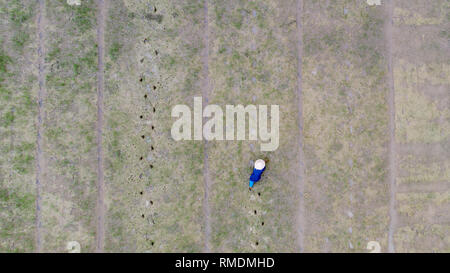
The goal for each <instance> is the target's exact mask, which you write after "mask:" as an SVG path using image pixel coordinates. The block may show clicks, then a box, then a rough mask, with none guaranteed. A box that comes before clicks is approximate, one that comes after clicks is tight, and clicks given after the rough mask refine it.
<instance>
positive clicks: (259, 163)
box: [255, 159, 266, 170]
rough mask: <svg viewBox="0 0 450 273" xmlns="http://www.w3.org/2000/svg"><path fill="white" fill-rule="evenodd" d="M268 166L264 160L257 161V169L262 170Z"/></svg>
mask: <svg viewBox="0 0 450 273" xmlns="http://www.w3.org/2000/svg"><path fill="white" fill-rule="evenodd" d="M265 166H266V162H264V160H262V159H258V160H256V161H255V169H257V170H262V169H264V167H265Z"/></svg>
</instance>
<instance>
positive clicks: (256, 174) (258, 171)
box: [249, 159, 266, 188]
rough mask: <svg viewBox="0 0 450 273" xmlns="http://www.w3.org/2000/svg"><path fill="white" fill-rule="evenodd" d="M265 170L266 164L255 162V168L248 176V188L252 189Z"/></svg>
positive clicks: (261, 161)
mask: <svg viewBox="0 0 450 273" xmlns="http://www.w3.org/2000/svg"><path fill="white" fill-rule="evenodd" d="M265 169H266V162H264V160H262V159H258V160H256V161H255V167H254V168H253V172H252V175H251V176H250V181H249V187H250V188H253V185H254V184H255V183H256V182H258V181H259V180H260V179H261V175H262V173H263V172H264V170H265Z"/></svg>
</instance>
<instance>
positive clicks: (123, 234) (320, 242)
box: [0, 0, 450, 252]
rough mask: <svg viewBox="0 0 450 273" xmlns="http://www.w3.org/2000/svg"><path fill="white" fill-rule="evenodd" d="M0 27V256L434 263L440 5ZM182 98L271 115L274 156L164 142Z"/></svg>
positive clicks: (102, 17)
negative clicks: (269, 256) (284, 257)
mask: <svg viewBox="0 0 450 273" xmlns="http://www.w3.org/2000/svg"><path fill="white" fill-rule="evenodd" d="M368 2H371V1H368ZM374 2H377V1H374ZM78 4H79V5H78ZM0 22H1V33H2V35H1V37H0V252H68V251H72V250H73V249H71V248H72V246H73V245H71V244H69V242H74V241H75V242H77V243H78V244H79V246H80V250H81V252H369V251H370V249H368V243H369V242H371V241H375V242H377V243H378V244H379V245H380V251H381V252H450V216H449V215H450V48H449V47H450V46H449V40H450V34H449V27H450V2H449V1H448V0H433V1H431V0H392V1H391V0H381V5H369V4H368V3H367V2H366V1H363V0H358V1H357V0H336V1H335V0H282V1H280V0H261V1H256V0H228V1H220V0H188V1H178V0H177V1H169V0H152V1H150V0H117V1H116V0H114V1H110V0H79V1H73V0H52V1H50V0H37V1H31V0H30V1H28V0H0ZM194 97H202V100H203V106H204V107H205V106H206V105H208V104H216V105H219V106H220V107H222V109H225V107H226V105H239V104H241V105H244V106H245V105H250V104H253V105H279V109H280V119H279V120H280V123H279V133H280V137H279V147H278V149H276V150H275V151H272V152H262V151H261V149H260V144H261V143H260V141H254V140H252V141H250V140H235V141H231V140H224V141H205V140H188V141H175V140H174V139H173V138H172V136H171V127H172V124H173V123H174V122H175V120H176V119H175V118H173V117H172V116H171V111H172V108H173V107H174V106H175V105H179V104H185V105H188V106H189V107H190V108H191V109H193V106H194ZM204 121H206V119H205V120H204ZM257 158H263V159H266V161H267V169H266V171H265V173H264V175H263V178H262V180H261V181H260V182H258V183H257V184H256V186H255V187H254V188H253V189H252V190H249V188H248V178H249V175H250V173H251V171H252V166H253V162H254V161H255V160H256V159H257ZM77 243H75V245H77ZM68 244H69V246H68ZM369 245H370V244H369Z"/></svg>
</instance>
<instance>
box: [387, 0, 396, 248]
mask: <svg viewBox="0 0 450 273" xmlns="http://www.w3.org/2000/svg"><path fill="white" fill-rule="evenodd" d="M385 8H386V15H387V20H386V23H385V29H384V32H385V40H386V54H387V56H386V57H387V65H388V73H387V81H388V87H389V96H388V106H389V154H388V161H389V176H388V179H389V191H390V192H389V195H390V200H389V218H390V221H389V233H388V251H389V252H391V253H392V252H395V245H394V233H395V228H396V225H397V212H396V210H395V206H396V200H395V195H396V192H397V185H396V183H395V178H396V177H397V169H396V160H395V156H396V150H397V147H396V144H395V93H394V91H395V90H394V74H393V67H392V28H393V27H392V12H393V3H392V1H386V6H385Z"/></svg>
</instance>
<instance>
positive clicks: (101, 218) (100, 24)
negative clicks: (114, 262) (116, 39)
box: [96, 0, 106, 252]
mask: <svg viewBox="0 0 450 273" xmlns="http://www.w3.org/2000/svg"><path fill="white" fill-rule="evenodd" d="M97 5H98V11H97V44H98V76H97V125H96V131H97V211H96V218H97V232H96V252H103V248H104V238H105V227H104V225H105V204H104V196H105V192H104V188H105V181H104V176H103V149H102V133H103V90H104V86H105V82H104V71H105V68H104V63H103V58H104V49H105V41H104V29H105V9H106V7H105V3H104V1H103V0H97Z"/></svg>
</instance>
